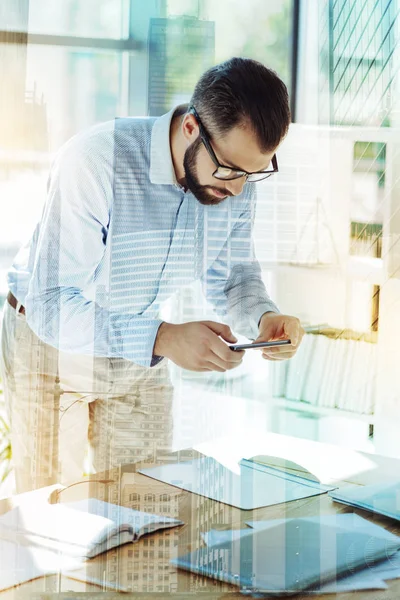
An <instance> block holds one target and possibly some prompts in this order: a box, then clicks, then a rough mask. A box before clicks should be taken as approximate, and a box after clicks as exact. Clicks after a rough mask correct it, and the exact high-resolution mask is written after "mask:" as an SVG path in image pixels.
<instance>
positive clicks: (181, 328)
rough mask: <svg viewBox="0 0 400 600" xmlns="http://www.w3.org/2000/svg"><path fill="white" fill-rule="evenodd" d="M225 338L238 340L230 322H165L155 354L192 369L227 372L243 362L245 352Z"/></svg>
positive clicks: (161, 327) (157, 339) (159, 331)
mask: <svg viewBox="0 0 400 600" xmlns="http://www.w3.org/2000/svg"><path fill="white" fill-rule="evenodd" d="M219 336H220V337H219ZM221 338H222V339H221ZM222 340H226V341H227V342H232V343H235V342H237V338H235V337H234V335H233V334H232V331H231V330H230V328H229V327H228V325H223V324H222V323H216V322H215V321H193V322H190V323H183V324H182V325H174V324H172V323H162V324H161V325H160V327H159V329H158V333H157V338H156V342H155V344H154V354H156V355H158V356H166V357H167V358H169V359H170V360H172V362H174V363H175V364H176V365H178V366H179V367H182V368H183V369H188V370H189V371H219V372H220V373H224V372H225V371H227V370H229V369H234V368H235V367H238V366H239V365H240V363H241V362H242V360H243V356H244V351H242V352H234V351H233V350H231V349H230V348H229V347H228V346H227V344H225V342H224V341H222Z"/></svg>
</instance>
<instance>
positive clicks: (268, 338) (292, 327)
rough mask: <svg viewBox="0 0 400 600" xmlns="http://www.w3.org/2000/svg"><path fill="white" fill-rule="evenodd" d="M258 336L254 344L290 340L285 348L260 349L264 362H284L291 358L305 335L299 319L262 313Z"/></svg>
mask: <svg viewBox="0 0 400 600" xmlns="http://www.w3.org/2000/svg"><path fill="white" fill-rule="evenodd" d="M258 330H259V336H258V338H257V339H256V340H255V342H272V341H274V340H284V339H290V340H291V342H292V343H291V344H290V345H287V346H276V347H275V348H261V350H262V354H263V358H265V359H266V360H286V359H287V358H292V356H294V355H295V354H296V352H297V350H298V348H299V346H300V343H301V340H302V339H303V335H304V333H305V331H304V329H303V328H302V326H301V324H300V321H299V319H297V317H290V316H289V315H279V314H276V313H274V312H267V313H264V314H263V316H262V317H261V319H260V324H259V327H258Z"/></svg>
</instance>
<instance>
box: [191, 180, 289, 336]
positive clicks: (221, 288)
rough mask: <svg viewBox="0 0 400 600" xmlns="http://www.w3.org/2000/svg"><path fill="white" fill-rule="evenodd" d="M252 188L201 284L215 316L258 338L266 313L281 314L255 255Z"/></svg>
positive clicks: (243, 332) (241, 332)
mask: <svg viewBox="0 0 400 600" xmlns="http://www.w3.org/2000/svg"><path fill="white" fill-rule="evenodd" d="M254 216H255V189H254V186H252V189H251V192H250V194H249V199H248V203H247V205H246V209H245V210H244V211H242V212H241V214H240V215H239V217H238V218H237V219H236V220H235V222H234V225H233V227H232V229H231V231H230V233H229V235H228V237H227V240H226V242H225V244H224V246H223V248H222V250H221V252H220V253H219V255H218V257H217V258H216V260H215V261H214V262H213V263H212V265H211V266H210V267H209V268H208V270H207V272H206V274H205V277H204V278H203V281H202V285H203V291H204V293H205V296H206V298H207V300H208V301H209V302H210V303H211V304H212V306H213V307H214V309H215V311H216V312H217V314H218V315H219V316H220V317H222V318H227V319H228V320H229V321H231V323H232V327H233V329H234V330H235V331H237V332H238V333H240V334H242V335H244V336H246V337H247V338H248V339H251V340H253V339H256V338H257V337H258V325H259V322H260V319H261V317H262V315H263V314H264V313H266V312H275V313H278V314H279V313H280V311H279V309H278V307H277V306H276V304H275V303H274V302H273V301H272V300H271V298H270V297H269V295H268V293H267V290H266V288H265V285H264V282H263V280H262V274H261V267H260V264H259V262H258V260H257V258H256V256H255V250H254V241H253V227H254Z"/></svg>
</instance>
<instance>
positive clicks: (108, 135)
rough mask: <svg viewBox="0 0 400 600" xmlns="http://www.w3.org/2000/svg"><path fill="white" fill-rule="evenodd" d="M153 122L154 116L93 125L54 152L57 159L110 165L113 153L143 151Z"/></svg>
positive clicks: (125, 118)
mask: <svg viewBox="0 0 400 600" xmlns="http://www.w3.org/2000/svg"><path fill="white" fill-rule="evenodd" d="M154 121H155V119H154V118H153V117H120V118H116V119H112V120H109V121H104V122H101V123H97V124H95V125H92V126H91V127H88V128H86V129H84V130H82V131H80V132H78V133H76V134H75V135H74V136H72V137H71V138H70V139H69V140H67V142H65V144H64V145H63V146H62V147H61V148H60V149H59V150H58V152H57V153H56V162H57V159H66V158H68V157H75V159H76V160H78V157H79V158H80V159H83V160H87V161H88V162H96V163H98V162H100V163H102V162H105V163H109V164H110V165H111V164H112V163H113V160H114V157H115V154H121V153H132V152H145V151H146V147H147V146H149V144H150V138H151V131H152V128H153V124H154Z"/></svg>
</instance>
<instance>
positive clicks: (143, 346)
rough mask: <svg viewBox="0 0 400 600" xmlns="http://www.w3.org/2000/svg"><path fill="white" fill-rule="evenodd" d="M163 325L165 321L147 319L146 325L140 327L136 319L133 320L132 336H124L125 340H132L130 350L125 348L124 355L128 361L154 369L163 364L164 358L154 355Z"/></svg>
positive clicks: (141, 324)
mask: <svg viewBox="0 0 400 600" xmlns="http://www.w3.org/2000/svg"><path fill="white" fill-rule="evenodd" d="M161 323H163V321H161V320H160V319H146V322H145V324H143V323H140V325H139V324H138V322H137V321H136V320H135V319H133V320H132V322H131V324H130V329H131V331H130V335H129V336H124V337H125V339H128V338H129V339H131V340H132V342H131V343H129V348H127V347H125V348H124V355H125V357H126V358H128V360H131V361H132V362H134V363H135V364H137V365H140V366H142V367H154V366H155V365H157V364H158V363H159V362H161V360H162V359H163V358H164V357H163V356H161V357H159V356H155V355H153V350H154V344H155V341H156V338H157V333H158V329H159V327H160V325H161ZM124 345H125V344H124ZM126 345H128V344H126Z"/></svg>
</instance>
